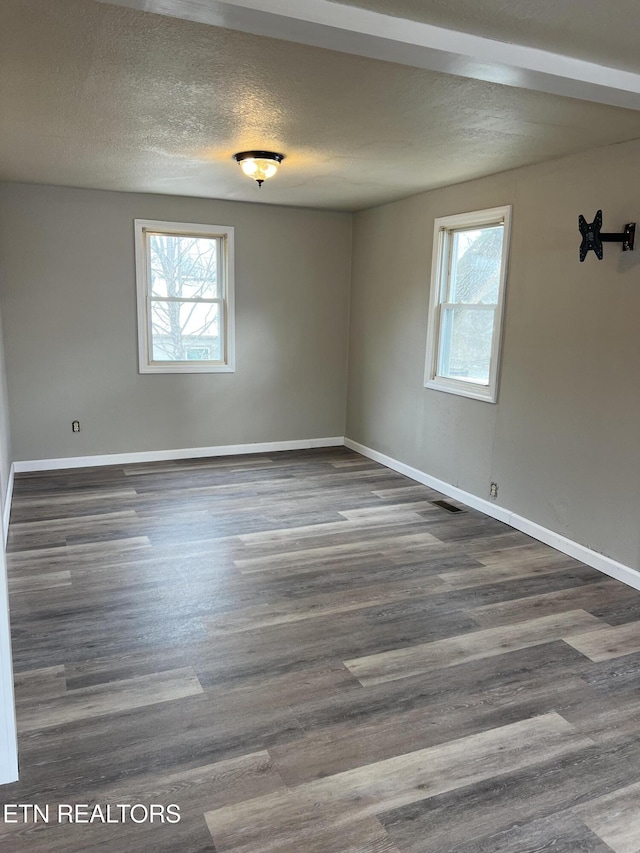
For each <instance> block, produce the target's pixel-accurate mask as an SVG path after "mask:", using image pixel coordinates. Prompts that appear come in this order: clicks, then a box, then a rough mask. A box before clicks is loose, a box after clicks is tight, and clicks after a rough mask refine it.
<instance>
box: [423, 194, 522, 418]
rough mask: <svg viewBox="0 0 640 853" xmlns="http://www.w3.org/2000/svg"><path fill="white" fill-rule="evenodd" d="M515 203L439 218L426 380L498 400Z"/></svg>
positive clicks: (468, 394)
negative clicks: (503, 316) (510, 241)
mask: <svg viewBox="0 0 640 853" xmlns="http://www.w3.org/2000/svg"><path fill="white" fill-rule="evenodd" d="M510 220H511V206H510V205H508V206H506V207H494V208H491V209H489V210H478V211H475V212H473V213H462V214H458V215H456V216H443V217H441V218H439V219H436V221H435V232H434V244H433V265H432V271H431V304H430V309H429V326H428V332H427V361H426V371H425V386H426V387H427V388H436V389H438V390H440V391H447V392H449V393H451V394H461V395H462V396H464V397H473V398H475V399H477V400H485V401H487V402H490V403H495V401H496V399H497V394H498V370H499V360H500V341H501V327H502V314H503V305H504V290H505V282H506V276H507V259H508V251H509V227H510Z"/></svg>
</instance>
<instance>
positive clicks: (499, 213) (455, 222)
mask: <svg viewBox="0 0 640 853" xmlns="http://www.w3.org/2000/svg"><path fill="white" fill-rule="evenodd" d="M498 224H501V225H504V238H503V243H502V266H501V272H500V289H499V294H498V302H497V306H496V309H495V315H494V328H493V342H492V348H491V367H490V374H489V384H488V385H479V384H477V383H473V382H468V381H465V380H463V379H451V378H448V377H446V378H445V377H443V376H438V354H439V348H440V340H439V337H440V316H441V313H442V310H441V309H442V304H443V298H444V296H445V295H446V288H447V269H446V265H447V259H448V246H449V235H450V233H451V231H452V230H455V229H460V228H471V227H473V226H478V227H483V226H487V225H498ZM510 233H511V205H505V206H503V207H492V208H487V209H486V210H476V211H472V212H470V213H458V214H454V215H453V216H441V217H439V218H437V219H436V220H435V223H434V232H433V260H432V265H431V295H430V300H429V321H428V327H427V357H426V365H425V378H424V385H425V388H433V389H435V390H437V391H445V392H446V393H448V394H458V395H459V396H461V397H470V398H471V399H473V400H483V401H484V402H486V403H495V402H496V401H497V399H498V380H499V374H500V353H501V347H502V320H503V315H504V301H505V298H504V297H505V286H506V280H507V269H508V263H509V242H510Z"/></svg>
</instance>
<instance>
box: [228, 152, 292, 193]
mask: <svg viewBox="0 0 640 853" xmlns="http://www.w3.org/2000/svg"><path fill="white" fill-rule="evenodd" d="M233 159H234V160H235V161H236V163H238V164H239V165H240V168H241V169H242V171H243V172H244V173H245V175H247V177H249V178H253V180H254V181H256V183H257V184H258V186H259V187H262V184H263V183H264V182H265V180H266V179H267V178H272V177H273V176H274V175H275V173H276V172H277V171H278V166H279V165H280V163H282V161H283V160H284V154H278V153H277V152H276V151H240V152H238V154H234V155H233Z"/></svg>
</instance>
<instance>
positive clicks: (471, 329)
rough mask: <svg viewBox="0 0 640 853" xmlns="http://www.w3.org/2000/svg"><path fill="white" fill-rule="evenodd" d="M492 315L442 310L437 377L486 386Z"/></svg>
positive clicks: (489, 312) (482, 311) (486, 311)
mask: <svg viewBox="0 0 640 853" xmlns="http://www.w3.org/2000/svg"><path fill="white" fill-rule="evenodd" d="M494 315H495V311H493V310H492V309H489V308H487V309H483V308H481V309H477V308H475V309H474V308H443V309H442V327H441V337H440V364H439V366H438V375H439V376H444V377H446V378H447V379H462V380H465V381H467V382H475V383H476V384H478V385H488V384H489V373H490V365H491V346H492V343H493V321H494Z"/></svg>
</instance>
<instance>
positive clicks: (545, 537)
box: [344, 438, 640, 590]
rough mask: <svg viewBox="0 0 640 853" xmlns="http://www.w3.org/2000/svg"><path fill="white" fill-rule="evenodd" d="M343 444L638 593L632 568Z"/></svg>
mask: <svg viewBox="0 0 640 853" xmlns="http://www.w3.org/2000/svg"><path fill="white" fill-rule="evenodd" d="M344 443H345V446H346V447H348V448H350V449H351V450H355V451H356V453H360V454H362V456H366V457H368V458H369V459H373V460H374V461H375V462H380V464H381V465H385V466H386V467H387V468H391V469H392V470H393V471H397V472H398V473H399V474H404V475H405V476H406V477H410V478H411V479H412V480H415V481H416V482H418V483H422V485H424V486H429V487H430V488H431V489H435V490H436V491H437V492H441V493H442V494H443V495H447V496H448V497H450V498H454V499H455V500H458V501H461V502H462V503H464V504H466V505H467V506H470V507H472V509H477V510H479V511H480V512H483V513H484V514H485V515H489V516H491V517H492V518H495V519H497V520H498V521H503V522H504V523H505V524H508V525H509V526H510V527H515V528H516V530H521V531H522V532H523V533H526V534H527V536H531V537H532V538H533V539H537V540H538V541H540V542H544V543H545V544H546V545H550V546H551V547H552V548H555V549H556V550H557V551H562V553H563V554H567V555H568V556H570V557H574V558H575V559H576V560H580V562H581V563H585V564H586V565H587V566H591V567H592V568H594V569H597V570H598V571H599V572H602V573H603V574H605V575H609V577H612V578H615V579H616V580H619V581H622V583H625V584H627V586H630V587H633V589H637V590H640V572H637V571H635V569H632V568H630V567H629V566H625V565H624V564H623V563H619V562H617V560H613V559H612V558H611V557H606V556H605V555H604V554H599V553H598V552H597V551H592V550H591V548H587V547H586V545H580V543H579V542H574V541H573V540H572V539H568V538H567V537H566V536H562V535H561V534H560V533H556V532H555V531H553V530H549V528H547V527H543V526H542V525H541V524H537V523H536V522H535V521H530V520H529V519H528V518H524V517H523V516H521V515H517V514H516V513H515V512H511V510H509V509H506V508H505V507H501V506H498V505H497V504H494V503H492V502H491V501H488V500H486V499H485V498H479V497H477V496H476V495H472V494H471V493H470V492H465V491H464V490H463V489H459V488H458V487H457V486H452V485H451V484H450V483H445V482H444V480H438V479H437V477H432V476H431V475H429V474H425V473H424V471H420V470H419V469H418V468H412V467H411V465H406V464H405V463H404V462H399V461H398V460H397V459H393V458H392V457H391V456H386V455H385V454H384V453H379V452H378V451H377V450H372V449H371V448H370V447H366V446H365V445H364V444H359V443H358V442H357V441H353V440H352V439H350V438H345V440H344Z"/></svg>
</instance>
